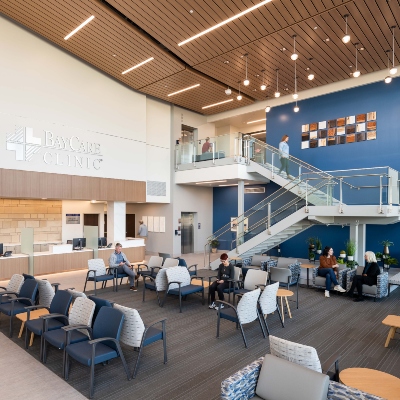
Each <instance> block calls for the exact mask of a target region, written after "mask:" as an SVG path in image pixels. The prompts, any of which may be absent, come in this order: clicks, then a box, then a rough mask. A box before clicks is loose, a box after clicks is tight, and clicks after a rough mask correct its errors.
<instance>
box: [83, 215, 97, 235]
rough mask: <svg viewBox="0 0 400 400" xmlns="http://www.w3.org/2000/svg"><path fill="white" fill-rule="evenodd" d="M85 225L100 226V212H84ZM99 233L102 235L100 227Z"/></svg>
mask: <svg viewBox="0 0 400 400" xmlns="http://www.w3.org/2000/svg"><path fill="white" fill-rule="evenodd" d="M83 226H97V227H98V228H99V214H83ZM97 234H98V235H100V228H99V229H98V233H97Z"/></svg>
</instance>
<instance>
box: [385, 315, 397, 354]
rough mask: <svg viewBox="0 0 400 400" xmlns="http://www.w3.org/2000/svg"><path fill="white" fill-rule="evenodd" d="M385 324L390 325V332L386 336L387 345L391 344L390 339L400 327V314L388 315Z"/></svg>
mask: <svg viewBox="0 0 400 400" xmlns="http://www.w3.org/2000/svg"><path fill="white" fill-rule="evenodd" d="M382 324H383V325H387V326H390V329H389V334H388V336H387V338H386V342H385V347H388V346H389V342H390V339H393V338H394V334H395V333H396V329H398V328H400V316H399V315H388V316H387V317H386V318H385V319H384V320H383V321H382Z"/></svg>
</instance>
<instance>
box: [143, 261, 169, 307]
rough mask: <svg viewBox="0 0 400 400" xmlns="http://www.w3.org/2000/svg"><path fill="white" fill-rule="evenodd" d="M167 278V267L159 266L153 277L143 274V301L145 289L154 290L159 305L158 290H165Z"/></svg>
mask: <svg viewBox="0 0 400 400" xmlns="http://www.w3.org/2000/svg"><path fill="white" fill-rule="evenodd" d="M167 288H168V279H167V268H161V269H160V271H159V272H158V273H157V275H156V276H155V277H152V276H143V299H142V301H145V296H146V289H149V290H154V291H155V292H156V295H157V302H158V305H159V306H160V307H161V300H160V295H159V293H160V292H163V291H164V290H167Z"/></svg>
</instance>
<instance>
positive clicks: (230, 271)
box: [208, 253, 235, 310]
mask: <svg viewBox="0 0 400 400" xmlns="http://www.w3.org/2000/svg"><path fill="white" fill-rule="evenodd" d="M220 260H221V264H220V265H219V268H218V274H217V280H216V281H214V282H213V283H212V284H211V286H210V287H209V288H208V290H209V293H210V297H211V304H210V305H209V306H208V308H210V309H214V308H215V309H216V310H218V306H217V305H216V304H215V303H214V302H215V291H217V292H218V298H219V299H220V300H222V301H223V300H224V290H225V289H228V288H229V282H228V279H234V278H235V268H234V267H233V265H231V264H230V263H229V258H228V254H226V253H222V254H221V257H220ZM221 308H224V305H223V304H221Z"/></svg>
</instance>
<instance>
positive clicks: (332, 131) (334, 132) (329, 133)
mask: <svg viewBox="0 0 400 400" xmlns="http://www.w3.org/2000/svg"><path fill="white" fill-rule="evenodd" d="M335 135H336V128H329V129H328V136H335Z"/></svg>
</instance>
